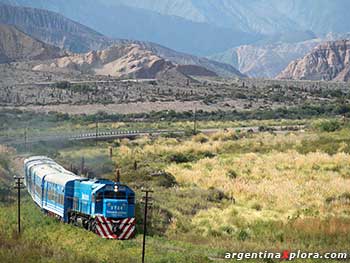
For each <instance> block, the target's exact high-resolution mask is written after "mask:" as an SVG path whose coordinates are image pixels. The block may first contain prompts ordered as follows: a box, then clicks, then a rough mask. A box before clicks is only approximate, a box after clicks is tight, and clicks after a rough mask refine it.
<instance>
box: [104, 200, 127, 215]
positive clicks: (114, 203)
mask: <svg viewBox="0 0 350 263" xmlns="http://www.w3.org/2000/svg"><path fill="white" fill-rule="evenodd" d="M104 201H105V206H104V208H105V209H104V210H105V213H104V214H105V216H106V217H107V218H122V217H127V215H128V202H127V200H113V199H105V200H104Z"/></svg>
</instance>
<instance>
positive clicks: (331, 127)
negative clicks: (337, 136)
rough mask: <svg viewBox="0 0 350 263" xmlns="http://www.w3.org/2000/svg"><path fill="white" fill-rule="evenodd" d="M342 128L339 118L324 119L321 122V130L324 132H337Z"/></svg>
mask: <svg viewBox="0 0 350 263" xmlns="http://www.w3.org/2000/svg"><path fill="white" fill-rule="evenodd" d="M340 128H341V125H340V123H339V122H338V121H337V120H331V121H323V122H321V123H320V124H319V130H320V131H322V132H335V131H337V130H340Z"/></svg>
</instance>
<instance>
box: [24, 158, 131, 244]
mask: <svg viewBox="0 0 350 263" xmlns="http://www.w3.org/2000/svg"><path fill="white" fill-rule="evenodd" d="M24 174H25V185H26V187H27V190H28V192H29V194H30V195H31V197H32V198H33V200H34V202H35V203H36V204H37V205H38V206H39V207H40V208H41V209H42V210H43V211H44V212H45V213H47V214H49V215H53V216H55V217H57V218H59V219H60V220H62V221H63V222H66V223H71V224H74V225H77V226H81V227H84V228H85V229H88V230H90V231H93V232H95V233H96V234H98V235H100V236H101V237H104V238H110V239H129V238H131V237H133V235H134V232H135V192H134V191H133V190H131V189H130V188H129V187H128V186H126V185H122V184H120V183H119V182H117V183H116V182H112V181H109V180H91V179H87V178H84V177H80V176H77V175H75V174H74V173H72V172H70V171H67V170H66V169H64V168H63V167H62V166H60V165H59V164H57V163H56V162H55V161H53V160H52V159H50V158H48V157H45V156H33V157H30V158H28V159H26V160H25V161H24Z"/></svg>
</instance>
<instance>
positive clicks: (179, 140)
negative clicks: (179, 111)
mask: <svg viewBox="0 0 350 263" xmlns="http://www.w3.org/2000/svg"><path fill="white" fill-rule="evenodd" d="M180 124H181V125H187V124H186V122H182V123H179V125H180ZM273 124H274V122H273V121H249V122H240V123H236V122H232V123H229V124H228V123H224V122H216V123H215V122H213V123H209V122H207V123H202V124H201V125H203V126H205V127H225V125H228V126H226V127H237V126H266V125H273ZM295 124H302V125H307V128H306V130H304V131H295V132H283V133H273V132H260V133H250V132H243V131H241V132H239V131H233V130H228V131H222V132H218V133H215V134H211V135H204V134H197V135H194V136H181V137H178V136H175V137H172V136H164V137H158V138H153V137H143V138H138V139H136V140H127V139H123V140H115V141H112V142H101V143H99V144H98V145H97V146H96V145H95V144H94V143H93V142H92V143H84V144H74V145H63V146H61V147H56V146H55V145H45V150H46V153H48V154H49V155H51V156H52V157H55V159H56V160H57V161H58V162H60V163H62V164H64V165H65V166H66V167H67V168H68V167H73V169H75V170H76V172H77V173H80V171H79V169H80V166H81V160H82V157H84V162H85V167H86V170H85V171H84V173H86V174H87V175H88V176H90V177H103V178H109V179H113V178H114V171H115V167H118V168H119V169H120V171H121V179H122V181H123V182H126V183H127V184H129V185H130V186H131V187H133V189H134V190H135V191H136V192H137V200H138V201H139V200H140V198H141V188H142V187H149V188H152V189H153V190H154V206H153V208H152V210H151V214H150V224H149V229H150V232H149V237H148V251H147V262H212V261H213V260H215V259H219V258H222V257H223V256H224V255H225V252H238V251H265V250H268V251H277V252H281V251H282V250H284V249H289V250H298V249H301V250H304V251H308V252H325V251H347V249H348V247H349V245H350V234H349V233H350V184H349V181H350V138H349V134H350V128H349V127H350V126H349V124H348V123H347V122H346V121H342V122H341V121H337V120H334V119H333V120H313V121H310V120H298V121H295V122H294V125H295ZM116 125H117V124H116ZM118 125H121V126H124V125H126V124H124V123H120V124H118ZM188 125H190V124H188ZM277 125H278V124H277ZM154 127H157V124H154ZM36 147H37V149H33V151H34V150H35V153H39V152H40V149H43V146H41V147H38V146H36ZM50 147H51V148H52V149H51V148H50ZM109 147H113V156H112V158H109ZM0 152H1V153H0V167H1V169H0V178H1V180H2V181H1V186H2V188H1V192H0V200H1V201H2V202H1V205H0V214H1V217H0V226H1V228H0V261H1V260H4V262H72V261H74V262H121V263H123V262H140V255H141V243H142V229H141V227H140V226H141V224H142V211H143V210H142V207H141V206H140V205H138V206H137V223H138V229H137V233H138V234H137V236H136V238H135V239H133V240H130V241H123V242H121V241H108V240H102V239H100V238H99V237H97V236H95V235H94V234H92V233H89V232H86V231H84V230H82V229H79V228H76V227H73V226H69V225H64V224H62V223H59V222H57V221H56V220H55V219H52V218H48V217H45V216H44V215H42V214H41V212H40V211H39V209H38V208H36V207H35V206H34V204H33V202H32V201H31V200H30V199H29V197H28V196H26V197H25V198H24V204H23V215H22V217H23V223H24V226H23V227H24V232H23V235H22V236H21V237H19V236H17V234H16V232H15V230H16V206H15V204H14V203H13V202H14V198H13V193H9V192H6V191H7V189H9V187H8V186H9V185H10V181H11V177H10V175H11V174H12V173H14V172H15V171H17V170H18V169H19V167H20V164H19V160H17V159H15V157H16V156H17V155H18V154H16V152H15V151H14V150H11V149H8V148H4V147H3V148H1V151H0ZM241 262H245V261H241ZM246 262H261V261H252V260H250V261H246ZM264 262H278V261H264ZM294 262H327V261H311V260H310V261H306V260H303V261H294Z"/></svg>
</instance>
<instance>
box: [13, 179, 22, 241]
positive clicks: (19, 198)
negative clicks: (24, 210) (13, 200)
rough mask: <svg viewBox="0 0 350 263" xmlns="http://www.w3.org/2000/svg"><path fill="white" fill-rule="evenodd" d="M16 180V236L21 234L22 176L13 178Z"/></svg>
mask: <svg viewBox="0 0 350 263" xmlns="http://www.w3.org/2000/svg"><path fill="white" fill-rule="evenodd" d="M13 178H14V179H15V180H16V183H15V189H17V223H18V234H21V189H23V188H24V186H23V182H22V180H23V179H24V177H22V176H14V177H13Z"/></svg>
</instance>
